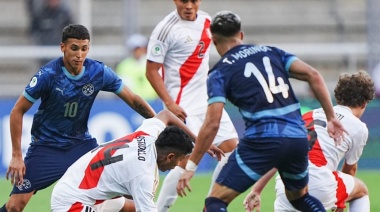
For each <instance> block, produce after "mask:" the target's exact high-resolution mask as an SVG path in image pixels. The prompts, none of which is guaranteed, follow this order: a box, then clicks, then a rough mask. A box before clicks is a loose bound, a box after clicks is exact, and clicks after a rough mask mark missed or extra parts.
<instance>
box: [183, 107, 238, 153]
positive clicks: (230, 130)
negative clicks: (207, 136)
mask: <svg viewBox="0 0 380 212" xmlns="http://www.w3.org/2000/svg"><path fill="white" fill-rule="evenodd" d="M205 118H206V113H202V114H198V115H191V116H187V117H186V126H187V127H188V128H189V129H190V130H191V132H193V133H194V134H195V135H198V133H199V130H200V129H201V127H202V125H203V122H204V121H205ZM233 138H238V134H237V132H236V130H235V126H234V125H233V123H232V121H231V119H230V116H229V115H228V113H227V112H226V111H225V110H224V109H223V114H222V118H221V120H220V125H219V130H218V133H217V134H216V136H215V139H214V141H213V144H214V145H216V146H219V145H220V144H222V143H223V141H226V140H229V139H233Z"/></svg>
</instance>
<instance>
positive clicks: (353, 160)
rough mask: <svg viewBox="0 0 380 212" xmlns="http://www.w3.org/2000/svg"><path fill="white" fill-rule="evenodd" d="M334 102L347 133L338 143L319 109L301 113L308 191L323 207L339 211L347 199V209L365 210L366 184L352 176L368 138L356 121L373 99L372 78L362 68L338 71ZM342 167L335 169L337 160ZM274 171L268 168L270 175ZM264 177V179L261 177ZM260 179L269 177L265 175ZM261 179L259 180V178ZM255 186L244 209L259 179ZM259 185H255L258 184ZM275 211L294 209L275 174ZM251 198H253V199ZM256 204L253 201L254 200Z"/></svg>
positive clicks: (256, 191)
mask: <svg viewBox="0 0 380 212" xmlns="http://www.w3.org/2000/svg"><path fill="white" fill-rule="evenodd" d="M334 92H335V99H336V102H337V105H336V106H335V107H334V112H335V113H336V116H337V118H338V119H339V120H340V121H341V123H342V124H343V126H344V128H345V129H346V130H347V132H348V133H349V134H348V135H346V136H345V138H344V140H343V142H342V143H341V144H340V145H339V146H335V144H334V141H333V140H332V138H331V137H330V136H329V135H328V133H327V130H326V128H325V127H326V118H325V117H326V116H325V114H324V112H323V110H322V109H315V110H313V111H310V112H307V113H305V114H304V115H303V119H304V121H305V126H306V128H307V129H308V135H309V144H310V147H311V150H310V151H309V193H310V194H311V195H313V196H314V197H316V198H318V199H319V200H320V201H321V202H322V204H323V206H324V207H325V209H326V210H330V209H335V211H343V210H344V208H345V203H346V202H349V203H350V205H349V209H350V211H351V212H355V211H357V212H369V211H370V202H369V197H368V190H367V187H366V185H365V184H364V183H363V182H362V181H361V180H360V179H358V178H356V177H355V174H356V170H357V163H358V161H359V158H360V156H361V154H362V152H363V148H364V146H365V145H366V142H367V139H368V129H367V126H366V124H365V123H363V122H362V121H361V120H360V117H361V116H362V114H363V113H364V111H365V109H366V106H367V104H368V103H369V102H370V101H371V100H372V99H373V98H374V93H375V88H374V84H373V81H372V79H371V78H370V76H369V75H368V74H367V73H365V72H364V71H360V72H358V73H355V74H342V75H341V76H340V77H339V81H338V84H337V86H336V88H335V90H334ZM342 160H344V163H343V166H342V170H341V171H338V165H339V163H340V161H342ZM274 173H275V172H274V171H273V170H272V173H271V174H272V175H273V174H274ZM264 178H266V179H264ZM264 178H263V179H262V180H263V181H267V180H269V179H270V177H269V178H268V176H265V177H264ZM260 181H261V180H260ZM260 181H259V183H260V184H257V185H255V186H256V187H254V188H253V191H252V192H251V193H250V194H248V195H247V198H246V199H245V205H246V209H247V211H252V210H253V204H254V201H255V200H256V201H257V200H259V199H258V198H257V195H258V194H259V193H260V192H261V190H262V188H263V187H262V184H261V183H262V182H260ZM259 186H260V187H261V188H258V187H259ZM276 195H277V196H276V200H275V203H274V209H275V211H276V212H285V211H287V212H288V211H297V210H296V209H294V207H292V205H291V204H290V203H289V201H288V200H287V198H286V194H285V190H284V184H283V183H282V181H281V178H280V177H278V176H277V177H276ZM253 197H256V199H254V198H253ZM256 203H257V202H256Z"/></svg>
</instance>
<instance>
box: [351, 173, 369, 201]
mask: <svg viewBox="0 0 380 212" xmlns="http://www.w3.org/2000/svg"><path fill="white" fill-rule="evenodd" d="M352 194H353V198H360V197H362V196H365V195H368V188H367V186H366V184H365V183H364V182H363V181H361V180H360V179H358V178H355V187H354V191H353V192H352Z"/></svg>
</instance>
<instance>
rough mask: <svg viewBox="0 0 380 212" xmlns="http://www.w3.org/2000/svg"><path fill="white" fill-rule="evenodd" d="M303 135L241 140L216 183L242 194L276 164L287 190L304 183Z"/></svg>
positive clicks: (306, 161) (304, 148)
mask: <svg viewBox="0 0 380 212" xmlns="http://www.w3.org/2000/svg"><path fill="white" fill-rule="evenodd" d="M307 154H308V140H307V138H261V139H257V140H247V139H241V140H240V142H239V145H238V147H237V148H236V150H235V151H234V152H233V153H232V154H231V156H230V157H229V159H228V162H227V164H226V165H224V167H223V169H222V170H221V172H220V174H219V176H218V178H217V179H216V182H217V183H219V184H221V185H224V186H227V187H229V188H231V189H233V190H235V191H238V192H241V193H243V192H244V191H246V190H247V189H248V188H249V187H251V186H252V185H253V184H255V183H256V182H257V181H258V180H259V179H260V177H261V176H263V175H264V174H265V173H266V172H268V171H269V170H270V169H272V168H273V167H276V168H277V169H278V171H279V173H280V176H281V177H282V180H283V182H284V184H285V188H286V189H287V190H290V191H294V190H299V189H301V188H303V187H305V186H306V185H307V183H308V179H309V175H308V155H307Z"/></svg>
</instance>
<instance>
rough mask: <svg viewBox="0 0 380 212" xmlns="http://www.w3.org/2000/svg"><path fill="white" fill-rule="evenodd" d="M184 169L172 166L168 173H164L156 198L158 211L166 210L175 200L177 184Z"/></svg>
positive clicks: (163, 211) (164, 211)
mask: <svg viewBox="0 0 380 212" xmlns="http://www.w3.org/2000/svg"><path fill="white" fill-rule="evenodd" d="M184 171H185V170H184V169H183V168H181V167H179V166H176V167H174V169H173V170H170V172H169V173H168V175H166V177H165V179H164V182H163V183H162V187H161V190H160V193H159V195H158V198H157V209H158V211H160V212H167V211H169V208H170V207H171V206H172V205H173V204H174V202H175V201H176V199H177V197H178V194H177V184H178V181H179V178H180V177H181V175H182V173H183V172H184Z"/></svg>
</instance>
